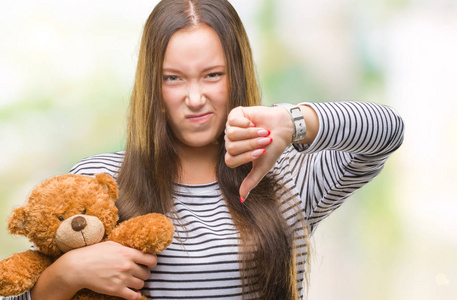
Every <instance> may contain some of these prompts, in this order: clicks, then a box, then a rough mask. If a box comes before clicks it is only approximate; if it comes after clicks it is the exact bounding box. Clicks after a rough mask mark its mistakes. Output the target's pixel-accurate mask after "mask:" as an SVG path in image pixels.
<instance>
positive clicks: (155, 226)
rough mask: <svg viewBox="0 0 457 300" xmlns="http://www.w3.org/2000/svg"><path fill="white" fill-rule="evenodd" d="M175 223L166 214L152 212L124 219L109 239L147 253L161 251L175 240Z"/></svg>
mask: <svg viewBox="0 0 457 300" xmlns="http://www.w3.org/2000/svg"><path fill="white" fill-rule="evenodd" d="M173 233H174V228H173V224H172V222H171V221H170V219H168V218H167V217H166V216H164V215H162V214H157V213H150V214H146V215H143V216H139V217H135V218H132V219H130V220H127V221H124V222H122V223H121V224H119V226H117V227H116V228H115V229H114V230H113V231H112V232H111V234H110V236H109V237H108V239H109V240H111V241H114V242H117V243H119V244H122V245H124V246H127V247H131V248H135V249H138V250H140V251H143V252H146V253H152V254H156V253H160V252H162V251H163V250H164V249H165V248H167V247H168V245H170V243H171V242H172V240H173Z"/></svg>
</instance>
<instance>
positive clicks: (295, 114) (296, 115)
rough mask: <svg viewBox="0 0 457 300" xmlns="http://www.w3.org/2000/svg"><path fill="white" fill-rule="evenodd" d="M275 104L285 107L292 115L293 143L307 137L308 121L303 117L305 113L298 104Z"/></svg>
mask: <svg viewBox="0 0 457 300" xmlns="http://www.w3.org/2000/svg"><path fill="white" fill-rule="evenodd" d="M273 106H280V107H282V108H284V109H285V110H286V111H287V112H288V113H289V115H290V118H291V119H292V122H293V124H294V134H293V136H292V143H295V142H299V141H302V140H304V139H305V136H306V123H305V119H304V118H303V113H302V112H301V109H300V107H299V106H297V105H293V104H290V103H277V104H273Z"/></svg>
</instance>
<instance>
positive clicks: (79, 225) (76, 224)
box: [71, 216, 87, 231]
mask: <svg viewBox="0 0 457 300" xmlns="http://www.w3.org/2000/svg"><path fill="white" fill-rule="evenodd" d="M86 226H87V222H86V219H85V218H84V217H81V216H78V217H76V218H74V219H73V220H71V228H73V230H74V231H81V230H83V229H84V228H86Z"/></svg>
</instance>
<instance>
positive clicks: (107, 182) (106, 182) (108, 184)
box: [95, 173, 118, 200]
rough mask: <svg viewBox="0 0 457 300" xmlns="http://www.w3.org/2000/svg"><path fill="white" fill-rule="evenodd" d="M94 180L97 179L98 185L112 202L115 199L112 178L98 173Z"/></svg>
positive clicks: (115, 184) (114, 186)
mask: <svg viewBox="0 0 457 300" xmlns="http://www.w3.org/2000/svg"><path fill="white" fill-rule="evenodd" d="M95 179H97V181H98V183H100V184H101V185H102V186H103V187H104V188H105V189H106V190H107V191H108V195H109V196H110V197H111V198H112V199H113V200H116V199H117V197H118V194H117V183H116V181H114V179H113V177H111V176H109V175H108V174H106V173H100V174H96V175H95Z"/></svg>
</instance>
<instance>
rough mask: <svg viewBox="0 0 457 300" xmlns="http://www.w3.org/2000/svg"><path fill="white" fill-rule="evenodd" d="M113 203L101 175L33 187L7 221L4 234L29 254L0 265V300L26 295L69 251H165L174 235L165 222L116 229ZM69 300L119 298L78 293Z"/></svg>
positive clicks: (114, 192)
mask: <svg viewBox="0 0 457 300" xmlns="http://www.w3.org/2000/svg"><path fill="white" fill-rule="evenodd" d="M117 198H118V187H117V184H116V182H115V181H114V179H113V178H112V177H111V176H109V175H108V174H105V173H102V174H97V175H95V177H91V176H85V175H72V174H66V175H59V176H55V177H51V178H49V179H47V180H45V181H43V182H42V183H40V184H39V185H37V186H36V187H35V188H34V189H33V191H32V192H31V194H30V196H29V199H28V201H27V202H26V204H25V205H23V206H21V207H18V208H16V209H15V210H14V211H13V213H12V215H11V216H10V218H9V219H8V229H9V231H10V233H11V234H16V235H23V236H26V237H27V238H28V239H29V240H30V241H31V242H32V243H33V244H34V246H35V249H30V250H27V251H24V252H20V253H15V254H13V255H12V256H10V257H8V258H6V259H4V260H2V261H0V270H1V272H0V296H4V297H9V296H15V295H19V294H22V293H24V292H25V291H27V290H30V289H31V288H32V287H33V286H34V285H35V283H36V281H37V280H38V277H39V276H40V274H41V273H42V272H43V271H44V270H45V269H46V268H47V267H48V266H49V265H50V264H52V263H53V262H54V261H55V260H56V259H57V258H58V257H59V256H61V255H62V254H63V253H65V252H67V251H70V250H72V249H76V248H80V247H84V246H89V245H92V244H95V243H99V242H101V241H105V240H110V241H115V242H117V243H120V244H122V245H124V246H128V247H132V248H135V249H138V250H140V251H143V252H147V253H151V254H156V253H160V252H162V251H163V250H164V249H165V248H166V247H168V245H169V244H170V243H171V242H172V239H173V233H174V229H173V224H172V223H171V221H170V220H169V219H168V218H167V217H165V216H164V215H162V214H156V213H150V214H146V215H143V216H139V217H135V218H132V219H129V220H127V221H124V222H122V223H120V224H119V225H117V222H118V220H119V217H118V210H117V208H116V206H115V201H116V199H117ZM143 298H144V299H146V297H144V296H143ZM73 299H119V298H116V297H112V296H107V295H101V294H97V293H95V292H92V291H90V290H88V289H84V290H81V291H79V292H78V293H77V294H76V295H75V297H74V298H73Z"/></svg>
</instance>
